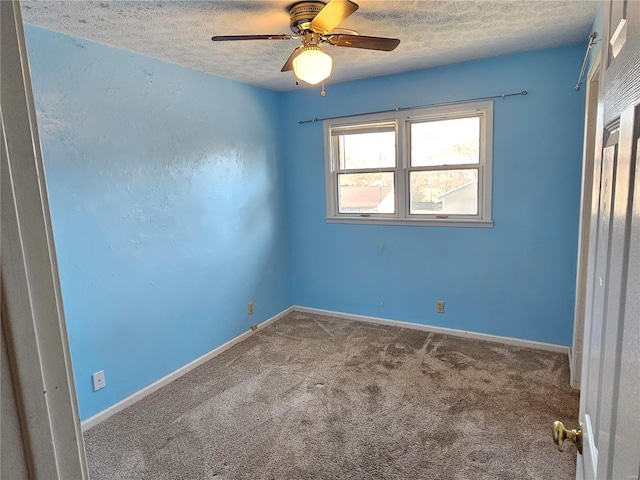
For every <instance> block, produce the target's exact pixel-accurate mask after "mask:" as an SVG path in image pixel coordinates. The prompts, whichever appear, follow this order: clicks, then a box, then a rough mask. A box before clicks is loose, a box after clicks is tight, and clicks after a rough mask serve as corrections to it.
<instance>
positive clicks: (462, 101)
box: [298, 90, 529, 125]
mask: <svg viewBox="0 0 640 480" xmlns="http://www.w3.org/2000/svg"><path fill="white" fill-rule="evenodd" d="M527 93H529V92H527V91H526V90H523V91H521V92H517V93H503V94H502V95H493V96H490V97H478V98H468V99H466V100H454V101H452V102H442V103H430V104H428V105H417V106H415V107H399V108H394V109H391V110H379V111H377V112H367V113H356V114H354V115H340V116H337V117H324V118H314V119H312V120H300V121H299V122H298V123H299V124H300V125H302V124H303V123H315V122H322V121H323V120H335V119H337V118H347V117H360V116H362V115H374V114H377V113H391V112H404V111H407V110H415V109H417V108H426V107H444V106H447V105H458V104H460V103H469V102H479V101H481V100H493V99H495V98H501V99H502V100H505V99H506V98H507V97H516V96H524V95H526V94H527Z"/></svg>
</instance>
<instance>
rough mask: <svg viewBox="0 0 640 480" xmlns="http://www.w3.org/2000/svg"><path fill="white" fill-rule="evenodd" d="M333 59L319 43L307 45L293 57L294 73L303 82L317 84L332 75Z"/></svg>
mask: <svg viewBox="0 0 640 480" xmlns="http://www.w3.org/2000/svg"><path fill="white" fill-rule="evenodd" d="M332 66H333V59H332V58H331V57H330V56H329V55H327V54H326V53H325V52H323V51H322V49H321V48H320V47H318V46H317V45H307V46H305V47H304V48H303V50H302V52H300V53H299V54H298V55H297V56H296V57H295V58H294V59H293V73H295V75H296V78H298V79H299V80H302V81H303V82H307V83H310V84H311V85H316V84H318V83H320V82H322V81H323V80H325V79H326V78H328V77H329V75H331V67H332Z"/></svg>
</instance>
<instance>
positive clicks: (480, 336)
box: [293, 305, 570, 355]
mask: <svg viewBox="0 0 640 480" xmlns="http://www.w3.org/2000/svg"><path fill="white" fill-rule="evenodd" d="M293 309H294V310H295V311H296V312H303V313H315V314H318V315H325V316H327V317H339V318H345V319H347V320H355V321H358V322H368V323H377V324H379V325H391V326H394V327H402V328H411V329H413V330H422V331H424V332H433V333H442V334H444V335H453V336H455V337H463V338H472V339H475V340H485V341H488V342H497V343H504V344H506V345H514V346H516V347H525V348H534V349H536V350H546V351H549V352H556V353H564V354H566V355H569V350H570V349H569V347H567V346H564V345H555V344H553V343H543V342H535V341H533V340H524V339H521V338H512V337H501V336H499V335H489V334H487V333H478V332H470V331H467V330H456V329H454V328H445V327H434V326H432V325H423V324H421V323H411V322H402V321H400V320H390V319H388V318H379V317H368V316H365V315H355V314H353V313H342V312H334V311H332V310H321V309H319V308H310V307H300V306H298V305H294V307H293Z"/></svg>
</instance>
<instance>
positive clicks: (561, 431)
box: [553, 420, 582, 454]
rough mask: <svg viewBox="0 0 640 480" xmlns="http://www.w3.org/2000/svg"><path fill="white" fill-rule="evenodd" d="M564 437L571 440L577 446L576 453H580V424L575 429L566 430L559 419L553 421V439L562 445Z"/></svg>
mask: <svg viewBox="0 0 640 480" xmlns="http://www.w3.org/2000/svg"><path fill="white" fill-rule="evenodd" d="M566 439H569V440H571V441H572V442H573V443H575V444H576V447H578V453H580V454H582V424H580V426H579V427H578V429H577V430H567V429H566V428H564V424H563V423H562V422H559V421H557V420H556V421H555V422H553V441H554V442H555V443H557V444H558V446H560V447H562V444H563V443H564V441H565V440H566Z"/></svg>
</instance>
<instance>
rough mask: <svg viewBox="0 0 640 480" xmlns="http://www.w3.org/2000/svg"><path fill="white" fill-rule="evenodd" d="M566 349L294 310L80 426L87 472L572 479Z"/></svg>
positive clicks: (159, 477) (111, 475) (97, 477)
mask: <svg viewBox="0 0 640 480" xmlns="http://www.w3.org/2000/svg"><path fill="white" fill-rule="evenodd" d="M578 397H579V395H578V392H576V391H574V390H572V389H571V388H570V387H569V369H568V360H567V357H566V356H565V355H560V354H555V353H549V352H544V351H538V350H531V349H525V348H518V347H511V346H506V345H502V344H498V343H491V342H483V341H477V340H468V339H461V338H456V337H451V336H446V335H438V334H433V333H426V332H420V331H415V330H408V329H402V328H397V327H388V326H380V325H373V324H367V323H360V322H353V321H348V320H344V319H336V318H328V317H320V316H317V315H311V314H303V313H297V312H296V313H292V314H290V315H288V316H287V317H285V318H283V319H281V320H279V321H278V322H276V323H274V324H272V325H270V326H269V327H267V328H265V329H264V330H262V331H260V332H258V333H257V334H256V335H254V336H252V337H250V338H249V339H247V340H246V341H244V342H242V343H240V344H238V345H236V346H234V347H233V348H231V349H229V350H227V351H226V352H225V353H223V354H222V355H220V356H218V357H216V358H214V359H213V360H211V361H209V362H207V363H206V364H204V365H202V366H200V367H198V368H197V369H195V370H193V371H192V372H190V373H188V374H187V375H185V376H183V377H181V378H180V379H178V380H176V381H175V382H173V383H171V384H170V385H168V386H166V387H164V388H162V389H160V390H158V391H157V392H155V393H153V394H152V395H150V396H148V397H146V398H145V399H143V400H141V401H140V402H138V403H136V404H134V405H132V406H131V407H129V408H127V409H126V410H123V411H122V412H120V413H118V414H116V415H114V416H113V417H111V418H110V419H108V420H107V421H105V422H103V423H101V424H99V425H97V426H95V427H94V428H92V429H90V430H89V431H88V432H86V434H85V442H86V449H87V456H88V461H89V466H90V473H91V478H92V480H101V479H108V480H115V479H149V480H167V479H193V480H196V479H198V480H199V479H207V480H209V479H211V480H214V479H215V480H232V479H251V480H253V479H256V480H258V479H264V480H272V479H273V480H292V479H407V480H418V479H465V480H466V479H487V480H488V479H491V480H495V479H573V478H575V458H576V452H575V447H574V446H572V445H571V446H568V447H567V448H566V449H565V451H562V452H561V451H558V448H557V447H556V446H555V445H554V444H553V442H552V439H551V424H552V422H553V421H554V420H557V419H559V420H562V421H565V422H566V423H568V424H574V423H575V421H576V419H577V415H578Z"/></svg>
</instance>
